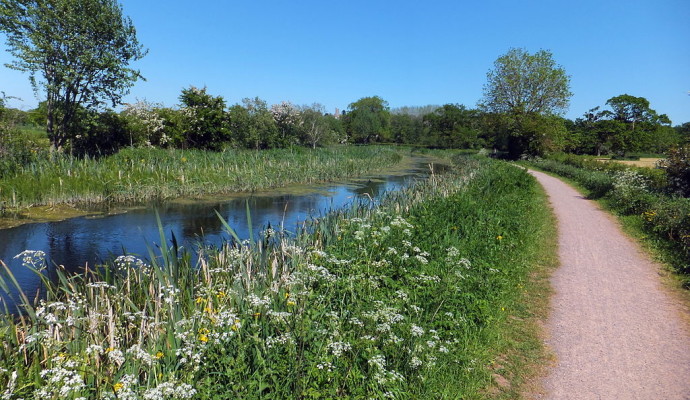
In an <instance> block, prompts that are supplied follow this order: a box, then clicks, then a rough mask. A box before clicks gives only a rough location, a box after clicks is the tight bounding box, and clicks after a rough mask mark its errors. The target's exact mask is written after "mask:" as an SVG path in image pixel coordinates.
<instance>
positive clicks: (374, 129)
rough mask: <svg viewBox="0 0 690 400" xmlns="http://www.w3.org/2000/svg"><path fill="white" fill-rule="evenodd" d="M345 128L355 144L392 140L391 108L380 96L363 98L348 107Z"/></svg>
mask: <svg viewBox="0 0 690 400" xmlns="http://www.w3.org/2000/svg"><path fill="white" fill-rule="evenodd" d="M348 110H349V111H348V113H347V114H346V115H345V121H346V123H345V126H346V130H347V133H348V135H349V136H350V141H351V142H353V143H360V144H366V143H372V142H381V141H386V140H389V139H390V122H391V115H390V108H389V107H388V102H387V101H385V100H383V99H382V98H380V97H379V96H373V97H363V98H361V99H359V100H357V101H355V102H354V103H351V104H350V105H349V106H348Z"/></svg>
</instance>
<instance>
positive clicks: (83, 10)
mask: <svg viewBox="0 0 690 400" xmlns="http://www.w3.org/2000/svg"><path fill="white" fill-rule="evenodd" d="M0 30H1V31H3V32H5V34H6V35H7V46H8V48H9V51H10V52H11V53H12V55H13V56H15V58H16V60H15V61H14V62H12V63H10V64H8V65H7V66H8V67H10V68H13V69H16V70H19V71H23V72H28V73H29V76H30V78H29V79H30V81H31V84H32V85H33V87H34V90H35V91H36V92H39V91H40V90H39V88H42V89H43V90H44V91H45V95H46V114H47V119H46V130H47V132H48V136H49V138H50V141H51V144H52V148H53V149H55V150H61V149H62V148H63V146H64V145H65V144H66V143H67V142H68V140H69V139H70V130H71V129H72V128H71V125H72V124H73V123H74V119H75V116H76V114H77V112H78V110H79V107H80V106H83V107H86V108H97V107H100V106H102V105H103V104H104V103H106V102H110V103H111V104H112V106H115V105H116V104H118V103H119V102H120V99H121V98H122V96H123V95H125V94H126V93H128V91H129V88H130V87H131V86H132V85H133V84H134V82H136V80H137V79H139V78H141V75H140V73H139V71H137V70H134V69H131V68H129V67H128V65H129V63H130V62H132V61H135V60H138V59H140V58H142V57H143V56H144V55H145V54H146V51H145V50H144V49H143V47H142V46H141V45H140V44H139V42H138V40H137V38H136V30H135V29H134V26H133V24H132V21H131V20H130V19H129V18H128V17H125V16H123V13H122V8H121V7H120V5H119V4H118V2H117V1H116V0H0ZM72 130H73V129H72Z"/></svg>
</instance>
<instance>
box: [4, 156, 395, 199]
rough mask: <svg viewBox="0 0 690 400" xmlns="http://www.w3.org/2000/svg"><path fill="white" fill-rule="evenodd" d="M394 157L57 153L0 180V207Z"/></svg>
mask: <svg viewBox="0 0 690 400" xmlns="http://www.w3.org/2000/svg"><path fill="white" fill-rule="evenodd" d="M401 159H402V157H401V155H400V154H399V153H398V152H397V151H395V150H394V149H392V148H387V147H374V146H369V147H352V146H337V147H330V148H324V149H316V150H311V149H306V148H291V149H280V150H268V151H260V152H256V151H234V150H229V151H225V152H222V153H214V152H207V151H192V150H162V149H125V150H122V151H120V152H119V153H117V154H115V155H113V156H110V157H106V158H102V159H90V158H86V159H78V158H73V157H59V158H57V159H56V160H49V159H45V160H41V161H37V162H34V163H32V164H30V165H28V166H26V167H24V168H22V169H21V170H19V171H17V173H16V174H14V175H13V176H8V177H5V179H2V180H0V210H1V209H2V208H3V206H4V208H6V209H12V208H14V209H16V208H18V207H26V206H29V205H54V204H62V203H68V204H83V203H103V202H145V201H149V200H160V199H169V198H174V197H180V196H203V195H207V194H222V193H229V192H243V191H244V192H246V191H255V190H261V189H270V188H274V187H279V186H284V185H286V184H289V183H314V182H323V181H330V180H334V179H341V178H345V177H352V176H357V175H363V174H366V173H371V172H375V171H377V170H381V169H383V168H386V167H390V166H392V165H395V164H396V163H398V162H400V161H401Z"/></svg>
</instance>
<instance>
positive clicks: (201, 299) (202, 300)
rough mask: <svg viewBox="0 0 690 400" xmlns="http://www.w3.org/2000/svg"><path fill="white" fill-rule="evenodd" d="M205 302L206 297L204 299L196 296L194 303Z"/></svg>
mask: <svg viewBox="0 0 690 400" xmlns="http://www.w3.org/2000/svg"><path fill="white" fill-rule="evenodd" d="M205 302H206V299H204V298H201V297H197V298H196V304H201V303H205Z"/></svg>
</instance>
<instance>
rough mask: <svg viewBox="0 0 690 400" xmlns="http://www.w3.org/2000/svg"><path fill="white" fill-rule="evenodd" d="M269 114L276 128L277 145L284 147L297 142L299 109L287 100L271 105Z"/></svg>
mask: <svg viewBox="0 0 690 400" xmlns="http://www.w3.org/2000/svg"><path fill="white" fill-rule="evenodd" d="M271 114H272V115H273V120H274V121H275V123H276V127H277V128H278V137H277V143H276V144H277V146H278V147H286V146H289V145H292V144H295V143H297V141H298V138H299V136H300V132H299V130H300V126H299V122H300V110H299V108H298V107H297V106H295V105H294V104H292V103H290V102H289V101H283V102H281V103H280V104H274V105H272V106H271Z"/></svg>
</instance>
